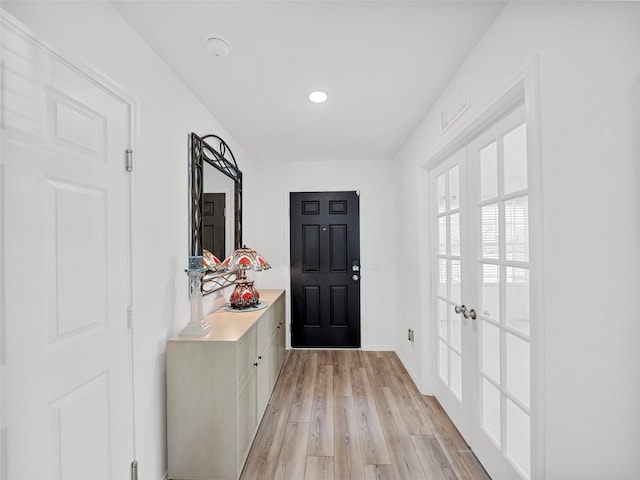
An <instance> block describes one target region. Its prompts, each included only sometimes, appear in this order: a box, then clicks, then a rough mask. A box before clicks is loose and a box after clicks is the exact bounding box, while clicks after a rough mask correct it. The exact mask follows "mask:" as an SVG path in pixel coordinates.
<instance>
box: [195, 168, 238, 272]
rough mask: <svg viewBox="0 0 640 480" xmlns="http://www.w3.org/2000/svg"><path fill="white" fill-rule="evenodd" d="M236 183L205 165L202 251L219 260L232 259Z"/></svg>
mask: <svg viewBox="0 0 640 480" xmlns="http://www.w3.org/2000/svg"><path fill="white" fill-rule="evenodd" d="M234 188H235V182H234V181H233V180H232V179H231V178H229V177H227V176H226V175H225V174H224V173H222V172H221V171H219V170H218V169H216V168H215V167H213V166H212V165H210V164H209V163H207V162H205V163H204V165H203V189H202V192H203V193H202V248H204V249H205V250H209V251H210V252H211V253H213V254H214V255H215V256H216V257H218V258H219V259H220V260H224V259H225V258H226V257H228V256H229V255H231V254H232V253H233V250H234V248H233V247H234V242H233V212H234V211H235V205H234Z"/></svg>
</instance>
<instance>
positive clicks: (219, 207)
mask: <svg viewBox="0 0 640 480" xmlns="http://www.w3.org/2000/svg"><path fill="white" fill-rule="evenodd" d="M225 197H226V195H225V194H224V193H205V194H204V195H203V198H202V248H204V249H205V250H209V251H210V252H211V253H213V254H214V255H215V256H216V257H218V258H219V259H220V260H224V257H225V249H224V231H225V225H224V224H225V219H224V217H225V215H224V214H225V206H224V204H225Z"/></svg>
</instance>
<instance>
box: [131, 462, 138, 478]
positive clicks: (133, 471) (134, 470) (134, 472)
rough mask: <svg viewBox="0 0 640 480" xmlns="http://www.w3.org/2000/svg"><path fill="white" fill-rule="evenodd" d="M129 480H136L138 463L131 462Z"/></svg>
mask: <svg viewBox="0 0 640 480" xmlns="http://www.w3.org/2000/svg"><path fill="white" fill-rule="evenodd" d="M131 480H138V461H137V460H134V461H133V462H131Z"/></svg>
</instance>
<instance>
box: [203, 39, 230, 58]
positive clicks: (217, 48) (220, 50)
mask: <svg viewBox="0 0 640 480" xmlns="http://www.w3.org/2000/svg"><path fill="white" fill-rule="evenodd" d="M202 43H204V46H205V48H206V49H207V50H208V51H209V53H210V54H212V55H215V56H216V57H226V56H227V55H229V50H230V49H231V43H229V40H227V39H225V38H222V36H220V35H215V34H210V35H206V36H205V37H204V38H203V39H202Z"/></svg>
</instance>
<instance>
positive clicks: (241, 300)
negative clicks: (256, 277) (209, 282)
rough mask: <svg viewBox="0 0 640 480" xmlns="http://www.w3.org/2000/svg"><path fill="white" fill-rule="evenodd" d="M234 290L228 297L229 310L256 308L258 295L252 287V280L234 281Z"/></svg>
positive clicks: (258, 300)
mask: <svg viewBox="0 0 640 480" xmlns="http://www.w3.org/2000/svg"><path fill="white" fill-rule="evenodd" d="M235 284H236V288H234V290H233V292H232V293H231V297H229V305H231V308H235V309H244V308H252V307H256V306H257V305H258V303H259V302H260V294H259V293H258V291H257V290H256V289H255V288H254V287H253V280H248V279H246V278H243V279H238V280H236V281H235Z"/></svg>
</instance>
